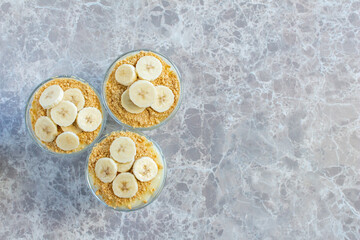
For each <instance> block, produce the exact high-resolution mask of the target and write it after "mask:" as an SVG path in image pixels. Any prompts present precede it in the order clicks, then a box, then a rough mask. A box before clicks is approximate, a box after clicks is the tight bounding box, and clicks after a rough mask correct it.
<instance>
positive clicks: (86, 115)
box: [76, 107, 102, 132]
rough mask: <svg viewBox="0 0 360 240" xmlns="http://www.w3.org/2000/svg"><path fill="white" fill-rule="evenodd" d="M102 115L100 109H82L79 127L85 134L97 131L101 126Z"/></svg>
mask: <svg viewBox="0 0 360 240" xmlns="http://www.w3.org/2000/svg"><path fill="white" fill-rule="evenodd" d="M101 121H102V115H101V112H100V110H99V109H97V108H94V107H86V108H84V109H82V110H81V111H80V112H79V114H78V116H77V120H76V122H77V125H78V126H79V128H81V129H82V130H83V131H84V132H92V131H95V130H96V129H97V128H98V127H99V126H100V124H101Z"/></svg>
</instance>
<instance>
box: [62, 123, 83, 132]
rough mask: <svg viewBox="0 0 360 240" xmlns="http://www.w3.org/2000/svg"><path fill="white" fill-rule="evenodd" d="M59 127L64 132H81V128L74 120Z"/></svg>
mask: <svg viewBox="0 0 360 240" xmlns="http://www.w3.org/2000/svg"><path fill="white" fill-rule="evenodd" d="M61 129H62V130H63V131H64V132H73V133H75V134H79V133H81V132H82V130H81V129H80V128H79V127H78V126H77V124H76V123H75V122H74V123H73V124H71V125H70V126H67V127H61Z"/></svg>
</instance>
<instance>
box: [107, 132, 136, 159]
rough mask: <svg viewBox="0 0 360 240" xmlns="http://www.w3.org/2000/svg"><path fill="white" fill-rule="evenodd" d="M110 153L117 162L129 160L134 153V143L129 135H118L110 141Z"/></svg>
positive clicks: (132, 157)
mask: <svg viewBox="0 0 360 240" xmlns="http://www.w3.org/2000/svg"><path fill="white" fill-rule="evenodd" d="M110 155H111V157H112V158H113V159H114V160H115V161H117V162H119V163H128V162H131V161H133V160H134V157H135V155H136V145H135V143H134V141H133V140H132V139H131V138H129V137H119V138H117V139H115V140H114V141H113V142H112V143H111V145H110Z"/></svg>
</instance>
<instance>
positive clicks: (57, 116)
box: [50, 101, 77, 127]
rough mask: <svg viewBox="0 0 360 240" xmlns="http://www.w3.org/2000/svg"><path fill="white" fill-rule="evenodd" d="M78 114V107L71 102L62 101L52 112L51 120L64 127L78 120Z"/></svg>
mask: <svg viewBox="0 0 360 240" xmlns="http://www.w3.org/2000/svg"><path fill="white" fill-rule="evenodd" d="M76 114H77V108H76V106H75V105H74V104H73V103H72V102H69V101H62V102H61V103H59V104H58V105H56V106H55V107H54V108H52V109H51V111H50V115H51V119H52V120H53V121H54V122H55V123H56V124H57V125H59V126H62V127H66V126H69V125H71V124H72V123H73V122H74V121H75V119H76Z"/></svg>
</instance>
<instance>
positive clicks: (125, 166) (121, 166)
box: [116, 158, 135, 172]
mask: <svg viewBox="0 0 360 240" xmlns="http://www.w3.org/2000/svg"><path fill="white" fill-rule="evenodd" d="M134 160H135V158H134V159H133V160H132V161H131V162H128V163H118V162H116V165H117V171H118V172H127V171H129V170H130V169H131V167H132V165H133V163H134Z"/></svg>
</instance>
